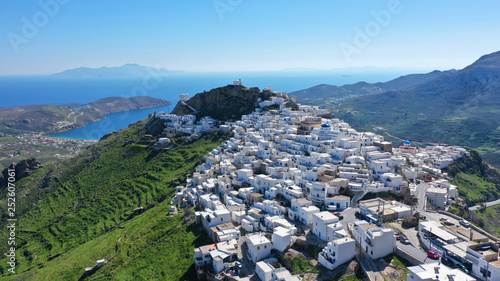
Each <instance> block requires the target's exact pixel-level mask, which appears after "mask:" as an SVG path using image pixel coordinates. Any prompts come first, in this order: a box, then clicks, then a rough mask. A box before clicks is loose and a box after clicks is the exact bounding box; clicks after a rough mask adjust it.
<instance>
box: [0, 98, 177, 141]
mask: <svg viewBox="0 0 500 281" xmlns="http://www.w3.org/2000/svg"><path fill="white" fill-rule="evenodd" d="M170 104H172V103H171V102H169V101H165V100H162V99H159V98H152V97H148V96H137V97H130V98H125V97H109V98H103V99H99V100H96V101H93V102H90V103H71V104H65V105H54V104H38V105H26V106H16V107H8V108H2V110H1V111H0V133H2V132H3V133H9V134H17V133H28V132H35V133H55V132H64V131H68V130H71V129H76V128H79V127H82V126H84V125H87V124H88V123H91V122H95V121H99V120H101V119H104V118H105V117H104V115H105V114H109V113H114V112H121V111H129V110H135V109H145V108H151V107H157V106H164V105H170Z"/></svg>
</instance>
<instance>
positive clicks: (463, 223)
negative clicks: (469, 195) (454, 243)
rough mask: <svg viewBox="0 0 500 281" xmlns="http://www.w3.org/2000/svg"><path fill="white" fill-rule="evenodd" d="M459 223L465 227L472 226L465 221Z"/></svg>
mask: <svg viewBox="0 0 500 281" xmlns="http://www.w3.org/2000/svg"><path fill="white" fill-rule="evenodd" d="M459 223H460V224H461V225H463V226H464V227H469V226H470V223H469V222H468V221H466V220H464V219H462V220H460V221H459Z"/></svg>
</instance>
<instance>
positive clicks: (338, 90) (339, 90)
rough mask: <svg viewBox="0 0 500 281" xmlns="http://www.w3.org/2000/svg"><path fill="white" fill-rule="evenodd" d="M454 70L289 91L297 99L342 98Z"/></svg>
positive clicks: (413, 83)
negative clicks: (380, 80) (382, 80)
mask: <svg viewBox="0 0 500 281" xmlns="http://www.w3.org/2000/svg"><path fill="white" fill-rule="evenodd" d="M455 72H456V70H454V69H451V70H446V71H439V70H434V71H432V72H429V73H424V74H409V75H404V76H400V77H398V78H396V79H393V80H390V81H387V82H377V83H368V82H364V81H360V82H357V83H353V84H346V85H343V86H334V85H328V84H320V85H316V86H313V87H311V88H307V89H304V90H300V91H295V92H291V93H290V95H294V96H295V97H296V98H297V100H310V99H329V98H344V97H348V96H364V95H372V94H379V93H383V92H387V91H393V90H400V89H404V88H410V87H414V86H417V85H420V84H422V83H426V82H429V81H431V80H434V79H437V78H439V77H441V76H446V75H450V74H453V73H455Z"/></svg>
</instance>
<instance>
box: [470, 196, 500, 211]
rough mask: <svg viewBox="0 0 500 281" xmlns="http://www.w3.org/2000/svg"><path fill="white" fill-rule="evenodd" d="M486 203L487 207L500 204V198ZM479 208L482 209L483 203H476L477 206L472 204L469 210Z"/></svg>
mask: <svg viewBox="0 0 500 281" xmlns="http://www.w3.org/2000/svg"><path fill="white" fill-rule="evenodd" d="M484 204H486V207H491V206H495V205H498V204H500V199H498V200H495V201H490V202H486V203H484ZM479 209H481V205H476V206H472V207H470V208H469V210H471V211H477V210H479Z"/></svg>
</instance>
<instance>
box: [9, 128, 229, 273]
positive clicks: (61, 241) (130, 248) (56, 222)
mask: <svg viewBox="0 0 500 281" xmlns="http://www.w3.org/2000/svg"><path fill="white" fill-rule="evenodd" d="M146 122H150V123H152V122H151V121H140V122H138V123H135V124H133V125H131V126H130V127H129V128H127V129H125V130H122V131H120V132H119V133H117V134H112V135H111V136H109V137H107V138H106V139H104V140H102V141H100V142H99V143H97V144H95V145H94V146H92V147H90V148H89V149H87V150H86V151H85V152H83V153H82V154H80V155H79V156H77V157H75V158H73V159H71V160H68V161H64V162H62V163H60V164H58V165H57V166H55V167H44V168H42V169H40V170H38V171H37V172H36V173H34V174H33V175H31V176H29V177H27V178H24V179H22V180H21V181H19V182H18V183H17V186H18V188H19V189H18V191H17V206H16V207H17V208H16V211H17V213H16V216H17V218H18V219H19V221H18V222H17V223H18V225H17V232H16V235H17V243H18V249H17V251H16V257H17V262H18V264H17V266H16V274H15V275H12V274H11V273H9V272H8V271H7V265H6V261H7V259H5V258H4V259H2V260H1V261H0V280H79V279H80V280H91V279H92V280H145V279H157V280H179V279H186V280H189V279H190V277H189V274H192V271H189V268H190V266H191V265H192V264H193V258H192V253H193V248H194V246H195V244H198V243H200V242H201V241H203V240H205V239H206V236H205V235H204V234H202V232H201V231H200V230H199V229H196V228H194V226H192V225H191V224H190V222H189V221H188V220H186V219H185V218H184V216H182V215H177V216H174V217H171V216H168V215H167V214H168V211H169V207H170V206H169V202H170V199H171V198H172V195H173V194H174V192H175V187H176V186H177V185H179V184H181V183H182V182H183V181H184V180H185V175H186V174H189V173H191V172H192V171H193V169H194V168H195V167H196V166H197V165H198V164H200V163H201V161H202V159H203V156H204V155H206V154H207V153H208V152H209V151H211V150H212V149H214V148H215V147H217V146H218V145H219V144H220V143H221V142H222V141H223V140H224V137H223V136H219V135H217V134H212V135H205V136H204V137H202V138H200V139H199V140H197V141H195V142H193V143H190V144H186V143H185V142H183V141H181V140H177V141H176V142H177V143H176V144H175V145H174V148H173V149H170V150H166V151H159V152H156V151H154V150H153V149H152V148H150V146H149V143H148V141H145V140H144V139H141V138H142V137H143V136H144V134H145V133H146V129H145V128H146V127H151V124H149V125H148V126H145V125H147V124H146ZM152 143H154V140H153V141H152V142H151V144H152ZM2 199H5V190H4V191H2ZM1 204H2V211H1V212H2V213H1V215H2V225H1V227H2V232H1V239H2V241H6V240H5V239H6V236H7V235H8V233H7V231H6V230H7V229H6V227H5V221H6V220H5V219H6V214H5V209H6V208H5V204H6V203H5V200H3V201H2V202H1ZM139 206H143V207H144V208H145V209H146V211H145V212H143V213H142V214H138V213H135V212H134V209H135V208H137V207H139ZM7 246H8V245H6V243H2V245H0V247H1V250H2V251H3V252H6V251H7ZM102 258H105V259H106V260H108V264H107V265H106V266H104V267H103V268H101V269H99V270H98V271H97V272H96V273H95V274H94V275H92V276H91V277H87V278H84V277H85V276H83V273H84V268H85V267H92V266H94V265H95V263H96V260H98V259H102ZM153 261H154V262H153ZM183 276H184V277H183ZM95 277H98V278H97V279H95Z"/></svg>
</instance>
